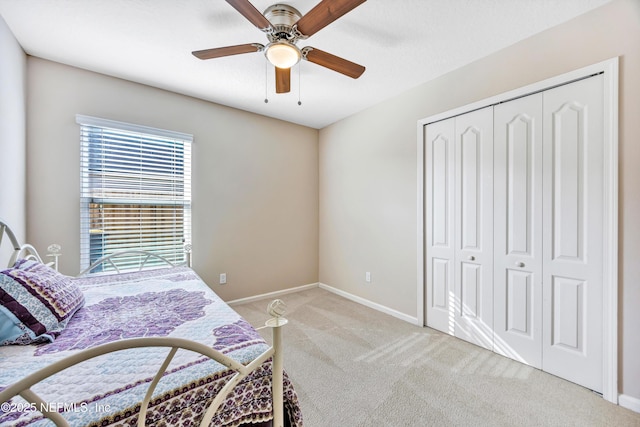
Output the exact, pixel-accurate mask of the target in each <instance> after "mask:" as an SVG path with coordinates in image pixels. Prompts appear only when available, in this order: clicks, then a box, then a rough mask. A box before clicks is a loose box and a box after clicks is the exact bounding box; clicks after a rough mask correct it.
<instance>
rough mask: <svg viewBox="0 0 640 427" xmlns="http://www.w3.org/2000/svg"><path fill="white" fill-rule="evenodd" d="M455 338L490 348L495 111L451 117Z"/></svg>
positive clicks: (491, 338) (491, 337)
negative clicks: (452, 127)
mask: <svg viewBox="0 0 640 427" xmlns="http://www.w3.org/2000/svg"><path fill="white" fill-rule="evenodd" d="M455 157H456V170H455V215H454V221H455V233H454V234H455V264H454V270H455V271H454V283H455V290H454V296H455V300H454V303H455V316H454V320H455V336H456V337H458V338H462V339H464V340H466V341H469V342H472V343H474V344H477V345H479V346H482V347H485V348H487V349H493V330H492V329H493V283H492V277H493V108H492V107H488V108H483V109H481V110H477V111H474V112H471V113H467V114H463V115H461V116H458V117H456V118H455Z"/></svg>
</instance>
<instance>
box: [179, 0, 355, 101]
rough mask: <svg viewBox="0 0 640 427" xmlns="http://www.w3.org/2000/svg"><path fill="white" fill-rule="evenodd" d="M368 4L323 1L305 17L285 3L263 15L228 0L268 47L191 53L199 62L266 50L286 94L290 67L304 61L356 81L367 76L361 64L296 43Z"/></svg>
mask: <svg viewBox="0 0 640 427" xmlns="http://www.w3.org/2000/svg"><path fill="white" fill-rule="evenodd" d="M365 1H366V0H322V1H320V3H318V4H317V5H316V6H315V7H314V8H313V9H311V10H310V11H309V12H308V13H307V14H306V15H304V16H302V14H301V13H300V12H298V10H296V9H295V8H294V7H292V6H289V5H286V4H274V5H272V6H269V7H268V8H267V9H266V10H265V11H264V13H260V12H259V11H258V9H256V8H255V6H253V5H252V4H251V3H250V2H249V0H226V2H227V3H229V4H230V5H231V6H233V7H234V8H235V9H236V10H237V11H238V12H240V14H242V16H244V17H245V18H247V19H248V20H249V22H251V23H252V24H253V25H255V26H256V27H257V28H258V29H259V30H261V31H262V32H264V33H265V34H266V36H267V38H268V39H269V43H268V44H267V45H266V46H265V45H262V44H260V43H247V44H241V45H235V46H226V47H218V48H213V49H205V50H197V51H194V52H192V53H193V55H194V56H195V57H197V58H200V59H212V58H221V57H224V56H230V55H238V54H241V53H252V52H263V51H264V53H265V56H266V57H267V59H268V60H269V62H270V63H272V64H273V65H274V66H275V67H276V93H286V92H289V91H290V90H291V67H293V66H294V65H296V64H297V63H298V62H299V61H300V60H301V59H304V60H307V61H309V62H313V63H314V64H318V65H320V66H322V67H326V68H329V69H330V70H333V71H337V72H338V73H341V74H344V75H346V76H349V77H351V78H354V79H357V78H358V77H360V76H361V75H362V73H364V70H365V67H363V66H362V65H358V64H356V63H354V62H351V61H348V60H346V59H343V58H340V57H338V56H335V55H332V54H330V53H328V52H324V51H322V50H320V49H316V48H314V47H310V46H306V47H303V48H302V49H300V48H299V47H298V46H296V43H297V42H298V41H299V40H304V39H307V38H309V37H311V36H312V35H314V34H315V33H317V32H318V31H320V30H321V29H323V28H324V27H326V26H327V25H329V24H331V23H332V22H333V21H335V20H336V19H338V18H340V17H341V16H343V15H344V14H346V13H348V12H350V11H351V10H353V9H355V8H356V7H357V6H359V5H361V4H362V3H364V2H365Z"/></svg>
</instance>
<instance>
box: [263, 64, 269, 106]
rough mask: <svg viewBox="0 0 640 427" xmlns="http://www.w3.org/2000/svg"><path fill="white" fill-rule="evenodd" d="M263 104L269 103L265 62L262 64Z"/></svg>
mask: <svg viewBox="0 0 640 427" xmlns="http://www.w3.org/2000/svg"><path fill="white" fill-rule="evenodd" d="M264 103H265V104H268V103H269V98H268V97H267V62H266V61H265V63H264Z"/></svg>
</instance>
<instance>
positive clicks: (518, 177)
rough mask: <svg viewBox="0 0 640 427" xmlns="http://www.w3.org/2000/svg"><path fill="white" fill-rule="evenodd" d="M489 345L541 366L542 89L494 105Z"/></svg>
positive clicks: (523, 360)
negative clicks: (491, 326) (491, 324)
mask: <svg viewBox="0 0 640 427" xmlns="http://www.w3.org/2000/svg"><path fill="white" fill-rule="evenodd" d="M493 179H494V187H493V188H494V204H493V214H494V226H493V230H494V275H493V277H494V280H493V283H494V289H493V292H494V294H493V295H494V304H493V309H494V318H493V319H494V332H495V335H494V351H495V352H497V353H499V354H502V355H503V356H506V357H510V358H512V359H515V360H518V361H520V362H523V363H527V364H528V365H531V366H534V367H536V368H538V369H540V368H541V367H542V94H541V93H538V94H534V95H529V96H526V97H524V98H519V99H516V100H513V101H509V102H505V103H503V104H499V105H496V106H495V107H494V175H493Z"/></svg>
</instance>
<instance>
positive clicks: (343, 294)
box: [319, 283, 422, 326]
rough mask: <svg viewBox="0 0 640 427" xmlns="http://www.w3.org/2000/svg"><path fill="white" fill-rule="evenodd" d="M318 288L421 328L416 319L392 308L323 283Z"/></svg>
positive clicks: (420, 323)
mask: <svg viewBox="0 0 640 427" xmlns="http://www.w3.org/2000/svg"><path fill="white" fill-rule="evenodd" d="M319 286H320V288H322V289H324V290H327V291H329V292H331V293H334V294H336V295H339V296H341V297H343V298H346V299H348V300H351V301H353V302H357V303H358V304H362V305H364V306H366V307H369V308H372V309H374V310H377V311H380V312H382V313H385V314H388V315H390V316H393V317H395V318H398V319H400V320H404V321H405V322H409V323H411V324H413V325H417V326H422V322H420V321H419V320H418V318H417V317H413V316H409V315H408V314H405V313H402V312H400V311H398V310H394V309H393V308H389V307H386V306H384V305H382V304H378V303H377V302H373V301H369V300H368V299H366V298H362V297H359V296H357V295H353V294H350V293H349V292H345V291H343V290H341V289H337V288H334V287H333V286H329V285H327V284H324V283H320V284H319Z"/></svg>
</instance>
